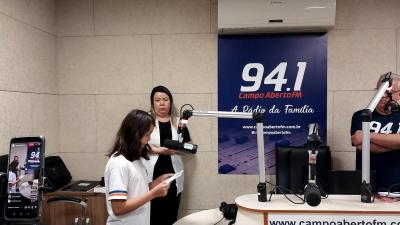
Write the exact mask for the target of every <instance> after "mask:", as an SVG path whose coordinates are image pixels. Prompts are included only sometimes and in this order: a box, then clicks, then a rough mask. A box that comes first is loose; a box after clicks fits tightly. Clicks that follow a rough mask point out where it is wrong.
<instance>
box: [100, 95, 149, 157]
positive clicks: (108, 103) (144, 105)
mask: <svg viewBox="0 0 400 225" xmlns="http://www.w3.org/2000/svg"><path fill="white" fill-rule="evenodd" d="M149 96H150V94H137V95H97V96H96V115H97V116H96V117H97V120H96V123H97V126H96V129H97V151H98V152H104V153H105V152H107V151H108V150H109V149H110V148H111V147H112V144H113V141H114V139H115V136H116V134H117V131H118V129H119V127H120V126H121V123H122V120H123V119H124V118H125V116H126V115H127V114H128V113H129V112H130V111H131V110H132V109H141V110H144V111H146V112H147V111H149V109H150V100H148V99H149V98H150V97H149Z"/></svg>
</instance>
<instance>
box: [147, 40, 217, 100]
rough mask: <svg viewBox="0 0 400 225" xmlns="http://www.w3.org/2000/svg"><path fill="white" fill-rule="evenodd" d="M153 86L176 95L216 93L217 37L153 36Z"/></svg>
mask: <svg viewBox="0 0 400 225" xmlns="http://www.w3.org/2000/svg"><path fill="white" fill-rule="evenodd" d="M152 43H153V68H154V70H153V71H154V72H153V74H154V83H156V84H157V83H164V84H166V85H167V86H168V87H170V88H171V89H173V90H176V91H175V93H215V92H216V90H217V40H216V36H215V35H154V36H153V37H152Z"/></svg>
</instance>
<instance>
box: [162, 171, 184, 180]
mask: <svg viewBox="0 0 400 225" xmlns="http://www.w3.org/2000/svg"><path fill="white" fill-rule="evenodd" d="M182 175H183V170H181V171H179V172H177V173H175V174H174V175H172V176H171V177H169V178H168V179H166V181H167V182H168V183H171V182H172V181H173V180H175V179H176V178H178V177H180V176H182Z"/></svg>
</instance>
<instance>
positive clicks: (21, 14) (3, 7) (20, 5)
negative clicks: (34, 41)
mask: <svg viewBox="0 0 400 225" xmlns="http://www.w3.org/2000/svg"><path fill="white" fill-rule="evenodd" d="M0 12H1V13H2V14H4V15H7V16H9V17H11V18H14V19H15V20H17V21H19V22H21V23H24V24H28V25H31V26H32V27H35V28H37V29H39V30H42V31H45V32H47V33H50V34H53V35H54V34H55V29H56V26H55V0H2V1H0Z"/></svg>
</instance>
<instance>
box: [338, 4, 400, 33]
mask: <svg viewBox="0 0 400 225" xmlns="http://www.w3.org/2000/svg"><path fill="white" fill-rule="evenodd" d="M399 8H400V1H398V0H385V1H380V0H337V1H336V23H335V29H371V28H373V29H385V28H391V29H396V28H398V27H399V26H400V17H399V16H398V14H399ZM382 32H385V31H382Z"/></svg>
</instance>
